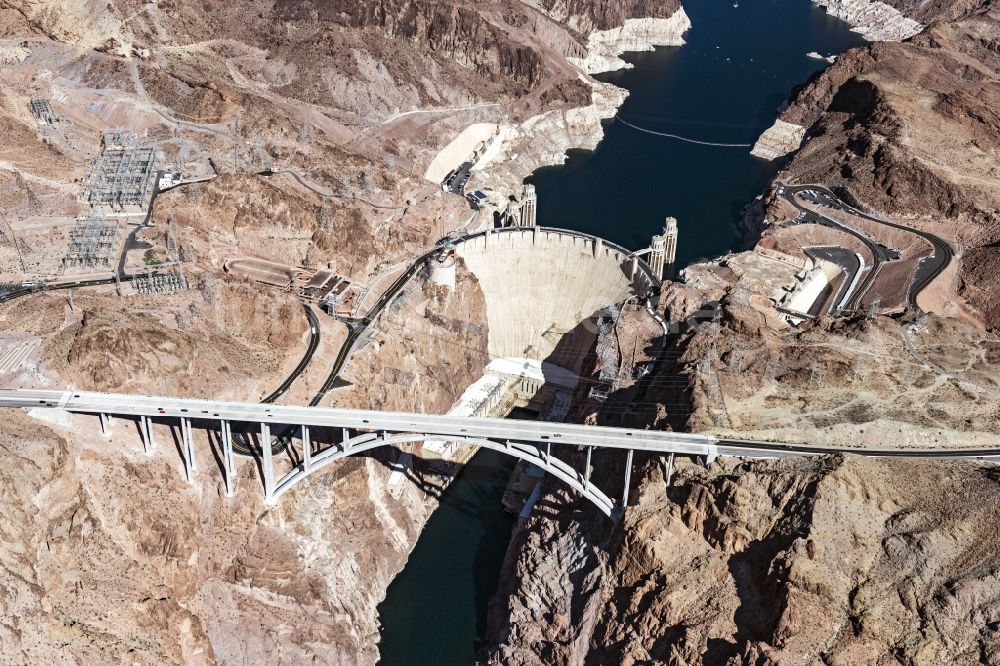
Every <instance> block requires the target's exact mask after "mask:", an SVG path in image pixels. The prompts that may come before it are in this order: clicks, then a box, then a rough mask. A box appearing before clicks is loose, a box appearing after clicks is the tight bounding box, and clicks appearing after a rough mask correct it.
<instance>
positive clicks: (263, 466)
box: [0, 390, 1000, 518]
mask: <svg viewBox="0 0 1000 666" xmlns="http://www.w3.org/2000/svg"><path fill="white" fill-rule="evenodd" d="M0 407H8V408H28V409H32V410H36V409H37V410H43V411H52V412H53V413H54V414H57V413H59V412H64V413H71V414H89V415H96V416H97V417H98V418H99V422H100V425H101V429H102V431H103V432H104V434H105V435H109V436H110V424H111V419H112V418H113V417H117V418H122V419H126V420H129V421H132V422H134V423H135V424H136V427H137V430H138V432H139V435H140V438H141V440H142V445H143V449H144V450H145V452H146V453H147V454H149V455H152V453H153V451H154V450H155V447H156V441H155V439H154V436H153V425H154V423H160V424H166V425H168V426H170V427H171V428H174V427H177V428H179V431H180V438H179V443H180V446H179V449H180V453H181V458H182V462H183V469H184V475H185V478H186V480H187V481H188V482H192V481H193V480H194V472H195V471H196V468H197V464H198V463H197V457H196V456H195V443H194V436H193V430H194V428H195V427H198V428H199V429H205V430H207V431H208V432H209V436H211V434H212V433H214V434H215V436H216V437H217V439H218V442H219V444H220V448H221V456H220V457H221V464H220V467H221V469H222V475H223V482H224V484H225V488H226V493H227V495H229V496H232V494H233V490H234V471H235V462H234V456H233V449H232V444H233V434H234V432H252V433H256V434H257V440H258V446H257V447H254V448H255V451H256V452H259V453H260V470H261V475H260V476H261V482H262V486H263V495H264V498H263V499H264V503H265V504H267V505H274V504H276V503H277V502H278V500H279V499H280V498H281V496H282V495H283V494H285V493H286V492H288V491H289V490H291V489H292V488H294V487H295V486H296V485H297V484H299V483H301V482H303V481H305V480H306V479H307V478H309V477H310V476H312V475H313V474H316V473H318V472H319V471H321V470H322V469H324V468H325V467H326V466H328V465H330V464H331V463H333V462H335V461H337V460H340V459H341V458H345V457H347V456H351V455H356V454H359V453H363V452H366V451H370V450H372V449H375V448H378V447H382V446H394V445H400V444H408V443H413V442H420V441H424V440H428V439H437V440H445V441H451V442H460V443H467V444H472V445H475V446H482V447H485V448H488V449H493V450H495V451H499V452H500V453H504V454H506V455H510V456H513V457H516V458H520V459H522V460H526V461H528V462H531V463H532V464H534V465H537V466H538V467H540V468H542V469H543V470H545V471H546V472H547V473H549V474H551V475H553V476H554V477H556V478H558V479H559V480H561V481H562V482H564V483H566V484H567V485H569V486H570V487H572V488H574V489H575V490H576V491H577V492H579V493H580V494H581V495H582V496H584V497H585V498H586V499H587V500H589V501H590V502H592V503H593V504H594V505H595V506H596V507H597V508H598V509H599V510H600V511H601V512H602V513H604V514H605V515H607V516H609V517H612V518H615V517H617V516H619V515H620V514H621V512H622V510H623V509H624V506H625V505H626V503H627V501H628V492H629V484H630V476H631V469H632V458H633V454H634V453H635V452H636V451H639V452H644V453H651V454H657V455H665V456H669V458H670V463H671V469H672V463H673V458H674V456H675V455H683V456H697V457H704V458H705V459H706V461H711V460H713V459H714V458H716V457H717V456H720V455H724V456H738V457H748V458H783V457H790V456H812V455H824V454H830V453H854V454H860V455H866V456H876V457H922V458H966V459H980V460H988V461H991V462H1000V447H997V448H989V449H940V448H939V449H913V448H906V449H901V448H900V449H894V448H887V449H878V450H872V449H867V450H864V449H846V448H843V447H826V446H814V445H809V444H804V443H784V442H765V441H755V440H738V439H719V438H716V437H710V436H706V435H694V434H688V433H674V432H663V431H656V430H638V429H630V428H615V427H608V426H588V425H579V424H568V423H553V422H548V421H515V420H510V419H497V418H483V417H466V416H447V415H433V414H409V413H402V412H385V411H369V410H358V409H338V408H320V407H298V406H285V405H272V404H261V403H243V402H225V401H217V400H195V399H186V398H169V397H153V396H139V395H127V394H115V393H92V392H77V391H29V390H16V391H11V390H0ZM54 414H53V415H54ZM318 429H322V431H323V433H324V435H327V434H329V433H331V432H332V433H334V436H332V437H329V436H325V437H323V438H322V439H323V440H324V441H323V442H319V441H314V439H313V437H312V434H313V432H314V431H315V430H318ZM272 431H273V433H275V434H278V435H280V436H282V437H283V438H284V439H285V440H286V443H287V446H286V454H285V455H282V456H281V459H280V461H281V462H283V463H284V467H285V468H286V469H284V470H283V473H282V474H281V475H280V476H279V475H277V474H276V473H275V453H274V450H273V447H272V446H260V443H263V442H268V443H270V442H273V439H274V438H273V435H272ZM325 440H333V441H332V442H327V441H325ZM209 442H210V445H211V439H209ZM553 444H556V445H569V446H571V447H573V451H574V456H573V457H574V458H579V457H581V456H579V455H577V451H579V449H578V448H577V447H580V448H582V449H583V457H584V458H585V462H584V464H583V465H582V467H581V468H578V467H577V466H576V465H574V463H573V462H572V461H570V460H566V459H563V458H560V457H558V456H557V455H556V454H555V453H554V452H553V446H552V445H553ZM557 448H558V447H557ZM595 449H618V450H621V451H622V452H623V453H624V455H625V466H624V474H623V476H624V479H623V484H622V488H621V494H620V495H619V496H618V499H617V500H616V499H612V498H611V497H610V496H609V495H608V494H607V493H606V492H605V491H604V490H602V489H600V488H599V487H598V486H597V485H596V484H595V483H593V482H591V471H592V465H591V456H592V453H593V451H594V450H595ZM285 458H287V462H286V461H285V460H284V459H285ZM668 474H669V472H668ZM668 482H669V480H668Z"/></svg>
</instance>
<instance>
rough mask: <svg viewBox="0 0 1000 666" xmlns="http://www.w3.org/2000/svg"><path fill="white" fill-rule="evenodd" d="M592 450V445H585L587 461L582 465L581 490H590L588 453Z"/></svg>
mask: <svg viewBox="0 0 1000 666" xmlns="http://www.w3.org/2000/svg"><path fill="white" fill-rule="evenodd" d="M593 452H594V447H592V446H588V447H587V462H586V464H584V466H583V491H584V492H587V493H589V492H590V454H591V453H593Z"/></svg>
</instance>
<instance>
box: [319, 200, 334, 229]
mask: <svg viewBox="0 0 1000 666" xmlns="http://www.w3.org/2000/svg"><path fill="white" fill-rule="evenodd" d="M319 228H320V229H321V230H323V231H329V230H330V229H332V228H333V211H332V210H330V197H323V204H322V205H321V206H320V207H319Z"/></svg>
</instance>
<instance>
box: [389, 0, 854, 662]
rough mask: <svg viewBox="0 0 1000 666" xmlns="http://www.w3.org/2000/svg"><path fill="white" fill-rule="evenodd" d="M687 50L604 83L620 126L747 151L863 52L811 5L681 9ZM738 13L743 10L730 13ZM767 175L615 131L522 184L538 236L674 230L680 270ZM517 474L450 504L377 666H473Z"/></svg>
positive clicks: (394, 616)
mask: <svg viewBox="0 0 1000 666" xmlns="http://www.w3.org/2000/svg"><path fill="white" fill-rule="evenodd" d="M683 1H684V7H685V10H686V11H687V13H688V16H690V18H691V22H692V25H693V27H692V28H691V30H689V31H688V32H687V33H686V34H685V36H684V37H685V39H686V40H687V44H686V45H685V46H681V47H667V48H660V49H657V50H656V51H654V52H649V53H639V54H631V55H629V56H627V57H626V59H627V60H629V61H630V62H632V63H633V64H634V65H635V68H634V69H630V70H623V71H619V72H613V73H610V74H605V75H601V76H600V77H599V78H601V79H602V80H604V81H609V82H611V83H614V84H615V85H618V86H622V87H624V88H627V89H628V90H629V92H630V95H629V98H628V99H627V100H626V102H625V104H624V105H623V107H622V109H621V116H622V117H623V118H624V119H626V120H628V121H629V122H631V123H632V124H634V125H637V126H641V127H645V128H648V129H651V130H654V131H660V132H668V133H672V134H678V135H682V136H686V137H690V138H692V139H697V140H704V141H710V142H722V143H753V142H754V141H755V140H756V138H757V136H758V135H759V134H760V132H761V131H763V130H764V129H765V128H766V127H768V126H769V125H770V124H771V123H772V122H773V121H774V118H775V117H776V115H777V107H778V106H779V105H780V104H781V103H782V101H783V100H785V99H786V98H787V97H788V95H789V92H790V91H791V89H792V88H793V87H794V86H796V85H799V84H801V83H803V82H805V81H806V80H807V79H808V78H809V77H810V75H812V74H813V72H815V71H818V70H819V69H821V68H823V67H825V66H827V63H826V62H825V61H822V60H817V59H814V58H810V57H808V56H807V55H806V54H807V53H809V52H810V51H817V52H819V53H821V54H824V55H828V54H837V53H841V52H843V51H845V50H846V49H848V48H851V47H853V46H858V45H861V44H862V43H863V40H862V39H861V38H860V37H858V35H857V34H855V33H852V32H850V28H849V26H848V25H847V24H846V23H843V22H841V21H839V20H836V19H832V18H830V17H828V16H827V15H826V14H825V13H824V12H823V11H822V10H819V9H817V8H815V7H813V6H812V5H811V4H810V2H809V0H739V2H734V0H725V1H723V0H683ZM734 4H738V5H739V6H738V7H736V6H734ZM774 172H775V167H774V166H773V165H771V164H769V163H767V162H764V161H762V160H759V159H757V158H754V157H752V156H751V155H750V153H749V148H714V147H709V146H701V145H695V144H690V143H685V142H682V141H677V140H673V139H666V138H659V137H655V136H651V135H648V134H643V133H640V132H637V131H636V130H633V129H630V128H629V127H626V126H625V125H623V124H622V123H618V122H611V123H610V124H609V125H608V126H607V127H606V136H605V138H604V140H603V141H602V142H601V144H600V145H599V146H598V148H597V150H596V151H594V152H583V151H576V152H574V153H572V154H571V155H570V158H569V160H568V161H567V162H566V164H564V165H562V166H558V167H551V168H546V169H542V170H540V171H539V172H537V173H535V174H534V175H533V176H532V178H531V179H530V180H531V182H533V183H535V185H536V188H537V190H538V221H539V224H543V225H546V226H554V227H563V228H567V229H574V230H578V231H584V232H587V233H592V234H597V235H600V236H603V237H605V238H607V239H609V240H612V241H614V242H617V243H619V244H621V245H624V246H626V247H629V248H631V249H639V248H642V247H646V246H647V245H648V244H649V239H650V237H651V236H652V235H653V234H655V233H659V231H660V229H662V227H663V219H664V218H665V217H666V216H668V215H672V216H674V217H676V218H677V219H678V226H679V229H680V233H679V244H678V251H677V259H678V261H677V267H678V268H683V267H684V266H686V265H687V264H689V263H692V262H694V261H697V260H699V259H702V258H713V257H717V256H719V255H721V254H724V253H725V252H726V251H727V250H730V249H732V248H733V247H734V246H735V245H736V244H737V243H738V241H739V238H740V234H739V231H738V227H737V222H738V219H739V215H740V211H741V209H742V208H743V206H744V205H746V204H747V203H749V202H750V201H752V200H753V199H754V197H756V196H757V195H758V194H760V193H761V191H762V189H763V187H764V185H765V184H766V183H767V181H768V180H769V179H770V178H771V177H772V176H773V175H774ZM512 468H513V460H512V459H510V458H507V457H505V456H503V455H501V454H498V453H495V452H492V451H486V450H483V451H480V452H479V453H478V454H476V456H475V457H474V458H473V460H472V462H470V463H469V464H468V465H466V468H465V469H464V470H463V472H462V473H461V474H460V475H459V476H458V477H457V478H456V479H455V481H454V482H453V483H452V484H451V486H449V488H448V489H447V490H446V491H445V493H444V495H443V496H442V499H441V505H440V507H439V508H438V509H437V510H436V511H435V512H434V514H433V515H432V516H431V518H430V520H428V522H427V525H426V527H425V529H424V531H423V533H422V534H421V535H420V538H419V540H418V542H417V545H416V547H415V549H414V551H413V553H412V554H411V555H410V559H409V561H408V562H407V565H406V567H405V568H404V569H403V571H402V572H401V573H400V574H399V576H397V577H396V579H395V580H394V581H393V582H392V584H391V585H390V586H389V589H388V592H387V596H386V599H385V600H384V601H383V602H382V604H380V605H379V617H380V621H381V624H382V632H381V635H382V637H381V642H380V644H379V651H380V653H381V655H382V658H381V661H380V663H381V664H383V665H384V666H399V665H406V666H423V665H427V666H459V665H463V664H472V663H474V660H475V654H476V651H477V649H478V648H479V646H480V644H481V642H482V640H483V639H484V637H485V624H486V609H487V605H488V603H489V600H490V597H491V596H492V595H493V593H494V592H495V590H496V586H497V581H498V579H499V575H500V566H501V564H502V562H503V558H504V553H505V550H506V547H507V544H508V541H509V538H510V530H511V527H512V525H513V520H514V519H513V516H510V515H509V514H506V513H504V511H503V509H502V508H501V506H500V499H501V497H502V495H503V490H504V487H505V484H506V482H507V478H508V475H509V473H510V471H511V469H512Z"/></svg>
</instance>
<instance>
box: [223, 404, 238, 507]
mask: <svg viewBox="0 0 1000 666" xmlns="http://www.w3.org/2000/svg"><path fill="white" fill-rule="evenodd" d="M220 424H221V431H222V433H221V435H222V466H223V467H224V468H225V469H224V474H225V477H226V478H225V482H226V497H232V496H233V490H234V488H235V485H236V484H235V479H234V478H233V428H232V426H231V425H230V424H229V421H226V420H222V421H220Z"/></svg>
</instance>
